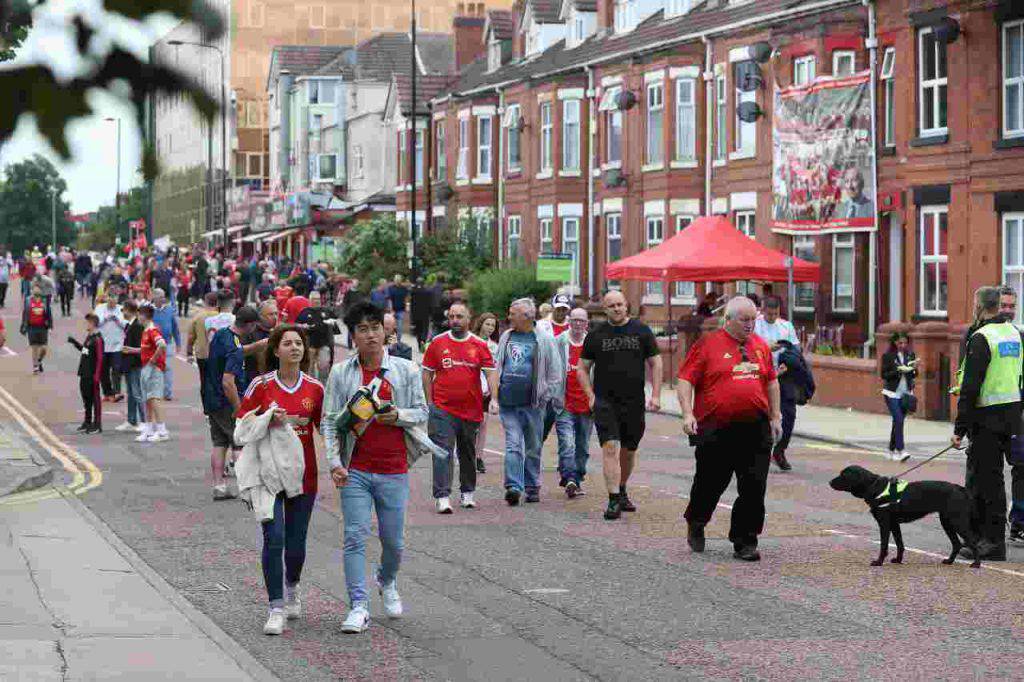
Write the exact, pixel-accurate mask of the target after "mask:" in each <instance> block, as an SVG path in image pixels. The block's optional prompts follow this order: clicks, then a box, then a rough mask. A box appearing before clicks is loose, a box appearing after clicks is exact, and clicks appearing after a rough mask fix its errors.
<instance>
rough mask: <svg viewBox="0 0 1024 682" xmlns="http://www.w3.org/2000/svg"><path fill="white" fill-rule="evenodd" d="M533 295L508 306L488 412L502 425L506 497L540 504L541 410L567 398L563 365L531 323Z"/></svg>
mask: <svg viewBox="0 0 1024 682" xmlns="http://www.w3.org/2000/svg"><path fill="white" fill-rule="evenodd" d="M536 317H537V307H536V304H535V303H534V302H533V299H529V298H520V299H517V300H515V301H512V304H511V305H509V308H508V318H509V322H511V323H512V327H511V328H510V329H509V330H507V331H506V332H505V333H504V334H502V335H501V339H500V340H499V341H498V356H497V358H496V359H495V364H496V366H497V368H498V399H497V401H494V402H492V403H491V411H492V412H493V411H495V410H496V411H497V412H498V413H499V414H500V415H501V424H502V426H503V427H504V428H505V501H506V502H508V504H509V506H511V507H515V506H516V505H518V504H519V501H520V498H521V497H522V495H523V493H524V492H525V493H526V502H540V449H541V445H542V440H541V436H542V435H543V429H544V409H545V407H546V405H547V404H548V402H549V401H550V402H551V403H552V406H553V407H554V409H555V412H556V413H557V412H559V411H561V409H562V404H563V403H564V399H565V388H564V386H565V384H564V381H565V363H564V360H562V355H561V353H560V352H559V350H558V346H557V344H556V343H555V337H554V336H552V334H551V333H550V332H547V331H545V330H544V329H542V328H538V327H537V326H536V325H535V319H536Z"/></svg>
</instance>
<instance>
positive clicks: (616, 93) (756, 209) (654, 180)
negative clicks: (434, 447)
mask: <svg viewBox="0 0 1024 682" xmlns="http://www.w3.org/2000/svg"><path fill="white" fill-rule="evenodd" d="M458 21H459V20H458V19H457V20H456V27H455V31H456V33H458V32H459V30H460V29H459V26H458ZM1022 23H1024V3H1020V2H1012V1H1002V2H997V1H995V0H962V1H959V2H939V1H934V0H933V1H927V0H900V1H892V2H889V1H887V0H877V1H875V2H861V1H860V0H758V1H756V2H751V1H749V0H706V1H704V2H698V1H697V0H596V2H594V1H593V0H564V1H563V2H561V3H559V2H558V1H557V0H521V1H520V2H519V3H517V4H516V5H515V6H514V8H513V10H512V11H511V12H504V11H491V12H489V13H487V16H486V18H485V20H484V22H483V25H482V26H481V27H480V29H479V30H480V31H481V33H482V35H481V37H480V43H479V45H478V48H479V56H478V58H477V59H475V60H474V61H473V62H472V63H471V64H469V65H468V66H466V67H465V68H463V69H462V70H461V71H460V73H459V77H458V78H457V79H456V80H455V81H454V82H453V83H452V84H451V85H449V86H447V87H444V88H442V89H441V90H440V91H438V92H437V94H436V96H434V97H433V99H432V100H431V101H430V102H429V104H428V103H424V105H423V107H422V109H423V119H424V120H421V121H419V122H418V125H420V126H422V129H423V130H424V132H423V133H422V135H423V136H424V140H425V143H424V149H425V151H424V154H425V155H426V157H425V158H426V159H427V160H428V166H429V170H428V171H427V172H428V174H429V176H430V179H431V181H430V182H429V183H427V185H426V186H425V187H422V188H421V190H420V191H419V193H418V194H417V211H416V214H415V220H416V221H417V222H420V221H425V223H426V224H429V225H438V224H442V223H441V222H440V221H443V220H444V219H445V218H446V217H450V216H452V215H456V214H459V213H460V212H461V213H467V212H469V213H471V214H473V215H478V216H487V219H488V220H491V221H493V225H494V226H495V227H496V229H495V230H494V234H493V237H492V238H493V244H494V247H495V249H496V250H497V253H499V254H500V259H501V261H502V262H509V261H511V260H513V259H516V258H520V259H524V260H526V261H532V260H533V259H535V258H536V256H537V254H538V253H540V252H562V253H570V254H574V255H575V268H574V273H575V274H574V278H573V282H571V283H570V286H572V287H573V288H574V290H575V291H577V292H578V293H580V294H582V295H593V294H595V293H599V292H601V291H602V290H604V289H606V288H608V287H614V286H620V287H621V288H622V289H623V290H624V291H626V292H627V295H628V297H629V299H630V301H631V303H633V304H634V307H635V306H637V305H640V304H645V305H646V308H647V316H648V318H649V319H652V320H659V319H661V320H664V319H666V318H667V315H668V311H667V309H666V305H667V304H668V303H669V302H670V301H671V303H672V304H673V305H674V306H682V307H683V309H684V310H685V308H687V307H689V306H692V305H694V304H695V303H696V301H697V299H698V298H699V297H700V296H701V295H702V294H703V291H704V288H705V285H704V284H700V285H697V286H694V285H693V284H691V283H686V282H679V283H674V284H673V285H672V286H671V287H670V290H666V288H665V286H664V285H663V284H661V283H648V284H641V283H638V282H610V281H607V280H606V279H605V277H604V274H603V273H604V266H605V264H606V263H608V262H610V261H613V260H616V259H618V258H620V257H622V256H627V255H631V254H634V253H638V252H640V251H642V250H644V249H645V248H647V247H650V246H653V245H655V244H657V243H659V242H661V241H663V240H666V239H668V238H670V237H671V236H672V235H673V234H675V233H676V232H677V231H678V230H683V229H685V228H686V226H687V225H688V224H689V223H690V222H691V221H692V220H693V219H694V218H695V217H697V216H701V215H709V214H722V215H726V216H728V217H729V218H730V219H731V220H732V222H733V224H734V226H735V227H736V228H737V229H739V230H742V231H743V232H744V233H746V234H747V235H748V236H750V237H751V238H752V239H757V240H759V241H761V242H763V243H765V244H766V245H768V246H771V247H773V248H776V249H779V250H783V251H787V252H791V253H793V254H794V255H796V256H798V257H801V258H805V259H809V260H813V261H818V262H820V263H821V265H822V279H821V282H820V284H819V285H817V286H815V285H802V286H798V287H796V291H795V292H794V295H793V299H794V304H795V312H794V318H795V322H796V324H797V326H798V327H804V328H806V329H818V328H831V329H834V330H841V332H842V339H843V345H844V346H847V347H849V348H855V347H859V346H860V345H861V344H862V343H863V342H865V341H872V340H873V338H874V332H875V331H876V330H877V329H878V327H879V326H880V325H881V324H883V323H884V322H887V321H889V320H902V321H905V322H913V323H917V324H918V325H923V324H925V323H928V324H931V325H933V327H932V328H934V325H936V324H938V325H940V326H942V329H943V330H945V331H943V332H942V333H944V334H945V333H948V334H950V335H952V336H955V335H956V333H957V328H958V326H960V325H963V324H964V323H966V322H967V321H968V320H969V318H970V316H971V310H970V303H969V299H970V295H971V292H972V291H973V289H974V288H975V287H977V286H979V285H981V284H985V283H992V282H998V281H1005V282H1007V283H1008V284H1011V285H1013V286H1015V287H1017V288H1018V289H1020V288H1021V287H1022V279H1024V274H1022V273H1024V256H1022V255H1021V254H1022V253H1024V246H1022V240H1024V236H1022V235H1024V218H1022V215H1024V214H1022V211H1024V203H1022V202H1024V194H1022V193H1021V192H1022V190H1024V176H1022V175H1021V174H1020V173H1019V172H1014V170H1013V167H1014V166H1015V165H1019V163H1020V161H1021V160H1022V158H1024V157H1022V155H1024V151H1022V149H1021V146H1022V145H1024V122H1022V121H1024V114H1022V113H1021V112H1022V111H1024V103H1022V98H1024V94H1022V93H1024V85H1022V83H1024V80H1022V79H1024V76H1022V75H1021V74H1024V63H1022V60H1024V57H1022V56H1021V55H1022V54H1024V43H1022V41H1024V38H1022V35H1024V29H1022ZM860 74H864V77H865V78H868V79H869V80H868V82H869V88H868V89H869V90H870V92H871V93H873V101H872V102H871V103H872V104H873V105H874V107H875V110H874V113H875V116H874V117H868V118H873V120H872V121H871V124H872V125H867V124H866V126H867V127H866V129H867V130H868V131H869V133H868V134H871V135H873V137H874V142H875V144H874V149H875V152H876V153H875V155H874V158H873V160H872V170H871V172H870V173H867V174H863V175H866V176H872V177H853V178H852V179H851V181H852V183H853V185H854V189H855V190H856V186H857V183H858V182H859V183H860V186H861V188H862V189H863V192H864V193H865V194H867V195H868V196H869V197H870V198H872V199H873V200H874V202H875V203H874V207H870V206H869V209H870V208H875V209H877V210H868V211H867V213H868V214H869V215H870V220H866V221H865V220H860V221H859V222H860V223H867V224H861V225H860V226H858V227H854V228H848V229H820V230H817V231H808V232H796V233H794V230H788V229H785V228H784V227H780V226H779V221H778V220H777V218H778V215H777V211H776V207H775V206H774V203H775V202H773V165H772V164H773V160H774V154H773V132H774V131H773V124H774V122H775V119H776V112H775V104H774V100H775V95H776V89H778V90H782V91H785V90H786V89H787V88H792V87H793V86H796V87H802V86H804V85H806V84H808V83H815V82H821V81H822V79H834V80H836V81H840V80H842V79H844V78H852V77H855V76H857V75H860ZM406 162H407V161H406ZM839 172H842V169H839ZM854 175H856V174H854ZM844 196H845V195H844ZM410 198H411V192H410V191H409V190H408V189H407V188H406V187H405V186H400V187H399V191H398V196H397V205H398V210H399V211H400V212H401V211H403V210H404V211H406V212H408V210H409V204H410ZM400 214H401V213H400ZM855 214H856V215H860V213H859V212H855V211H854V209H850V213H849V215H850V216H854V215H855ZM734 286H735V287H738V288H739V289H740V290H749V291H761V290H762V289H763V287H762V286H761V285H759V284H758V283H738V284H736V285H733V284H727V285H724V288H725V289H726V290H732V288H733V287H734ZM716 288H717V289H719V290H721V289H722V288H723V287H719V286H717V285H716ZM784 289H785V286H782V287H779V286H778V285H776V286H775V292H776V293H783V294H784V293H785V291H784ZM675 310H679V309H678V308H675V309H674V311H675ZM674 316H676V317H677V316H678V313H675V312H674Z"/></svg>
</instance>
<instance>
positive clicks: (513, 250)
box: [505, 215, 523, 262]
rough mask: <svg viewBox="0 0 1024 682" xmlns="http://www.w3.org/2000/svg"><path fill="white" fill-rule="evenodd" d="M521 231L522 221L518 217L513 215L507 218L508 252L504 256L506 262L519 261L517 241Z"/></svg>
mask: <svg viewBox="0 0 1024 682" xmlns="http://www.w3.org/2000/svg"><path fill="white" fill-rule="evenodd" d="M522 230H523V219H522V218H521V217H520V216H517V215H514V216H509V218H508V243H507V244H506V247H507V248H508V252H507V253H506V254H505V259H506V260H507V261H510V262H512V261H517V260H519V239H520V236H521V235H522Z"/></svg>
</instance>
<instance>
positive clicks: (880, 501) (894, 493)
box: [868, 478, 907, 509]
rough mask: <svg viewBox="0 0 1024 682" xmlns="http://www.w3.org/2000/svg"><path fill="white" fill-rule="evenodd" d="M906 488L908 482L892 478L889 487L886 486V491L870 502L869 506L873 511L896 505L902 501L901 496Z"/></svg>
mask: <svg viewBox="0 0 1024 682" xmlns="http://www.w3.org/2000/svg"><path fill="white" fill-rule="evenodd" d="M906 488H907V482H906V481H904V480H901V479H898V478H890V479H889V485H887V486H885V489H884V490H883V491H882V492H881V494H880V495H879V496H878V497H876V498H875V499H873V500H869V501H868V505H870V506H871V508H872V509H879V508H881V507H888V506H889V505H892V504H896V503H897V502H899V501H900V496H901V495H902V494H903V491H904V490H906Z"/></svg>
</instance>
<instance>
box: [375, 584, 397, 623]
mask: <svg viewBox="0 0 1024 682" xmlns="http://www.w3.org/2000/svg"><path fill="white" fill-rule="evenodd" d="M377 590H378V591H379V592H380V596H381V599H383V601H384V613H386V614H388V618H401V617H402V598H401V597H400V596H398V581H397V580H392V581H391V582H390V583H388V584H387V585H381V584H380V580H379V579H378V580H377Z"/></svg>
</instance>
